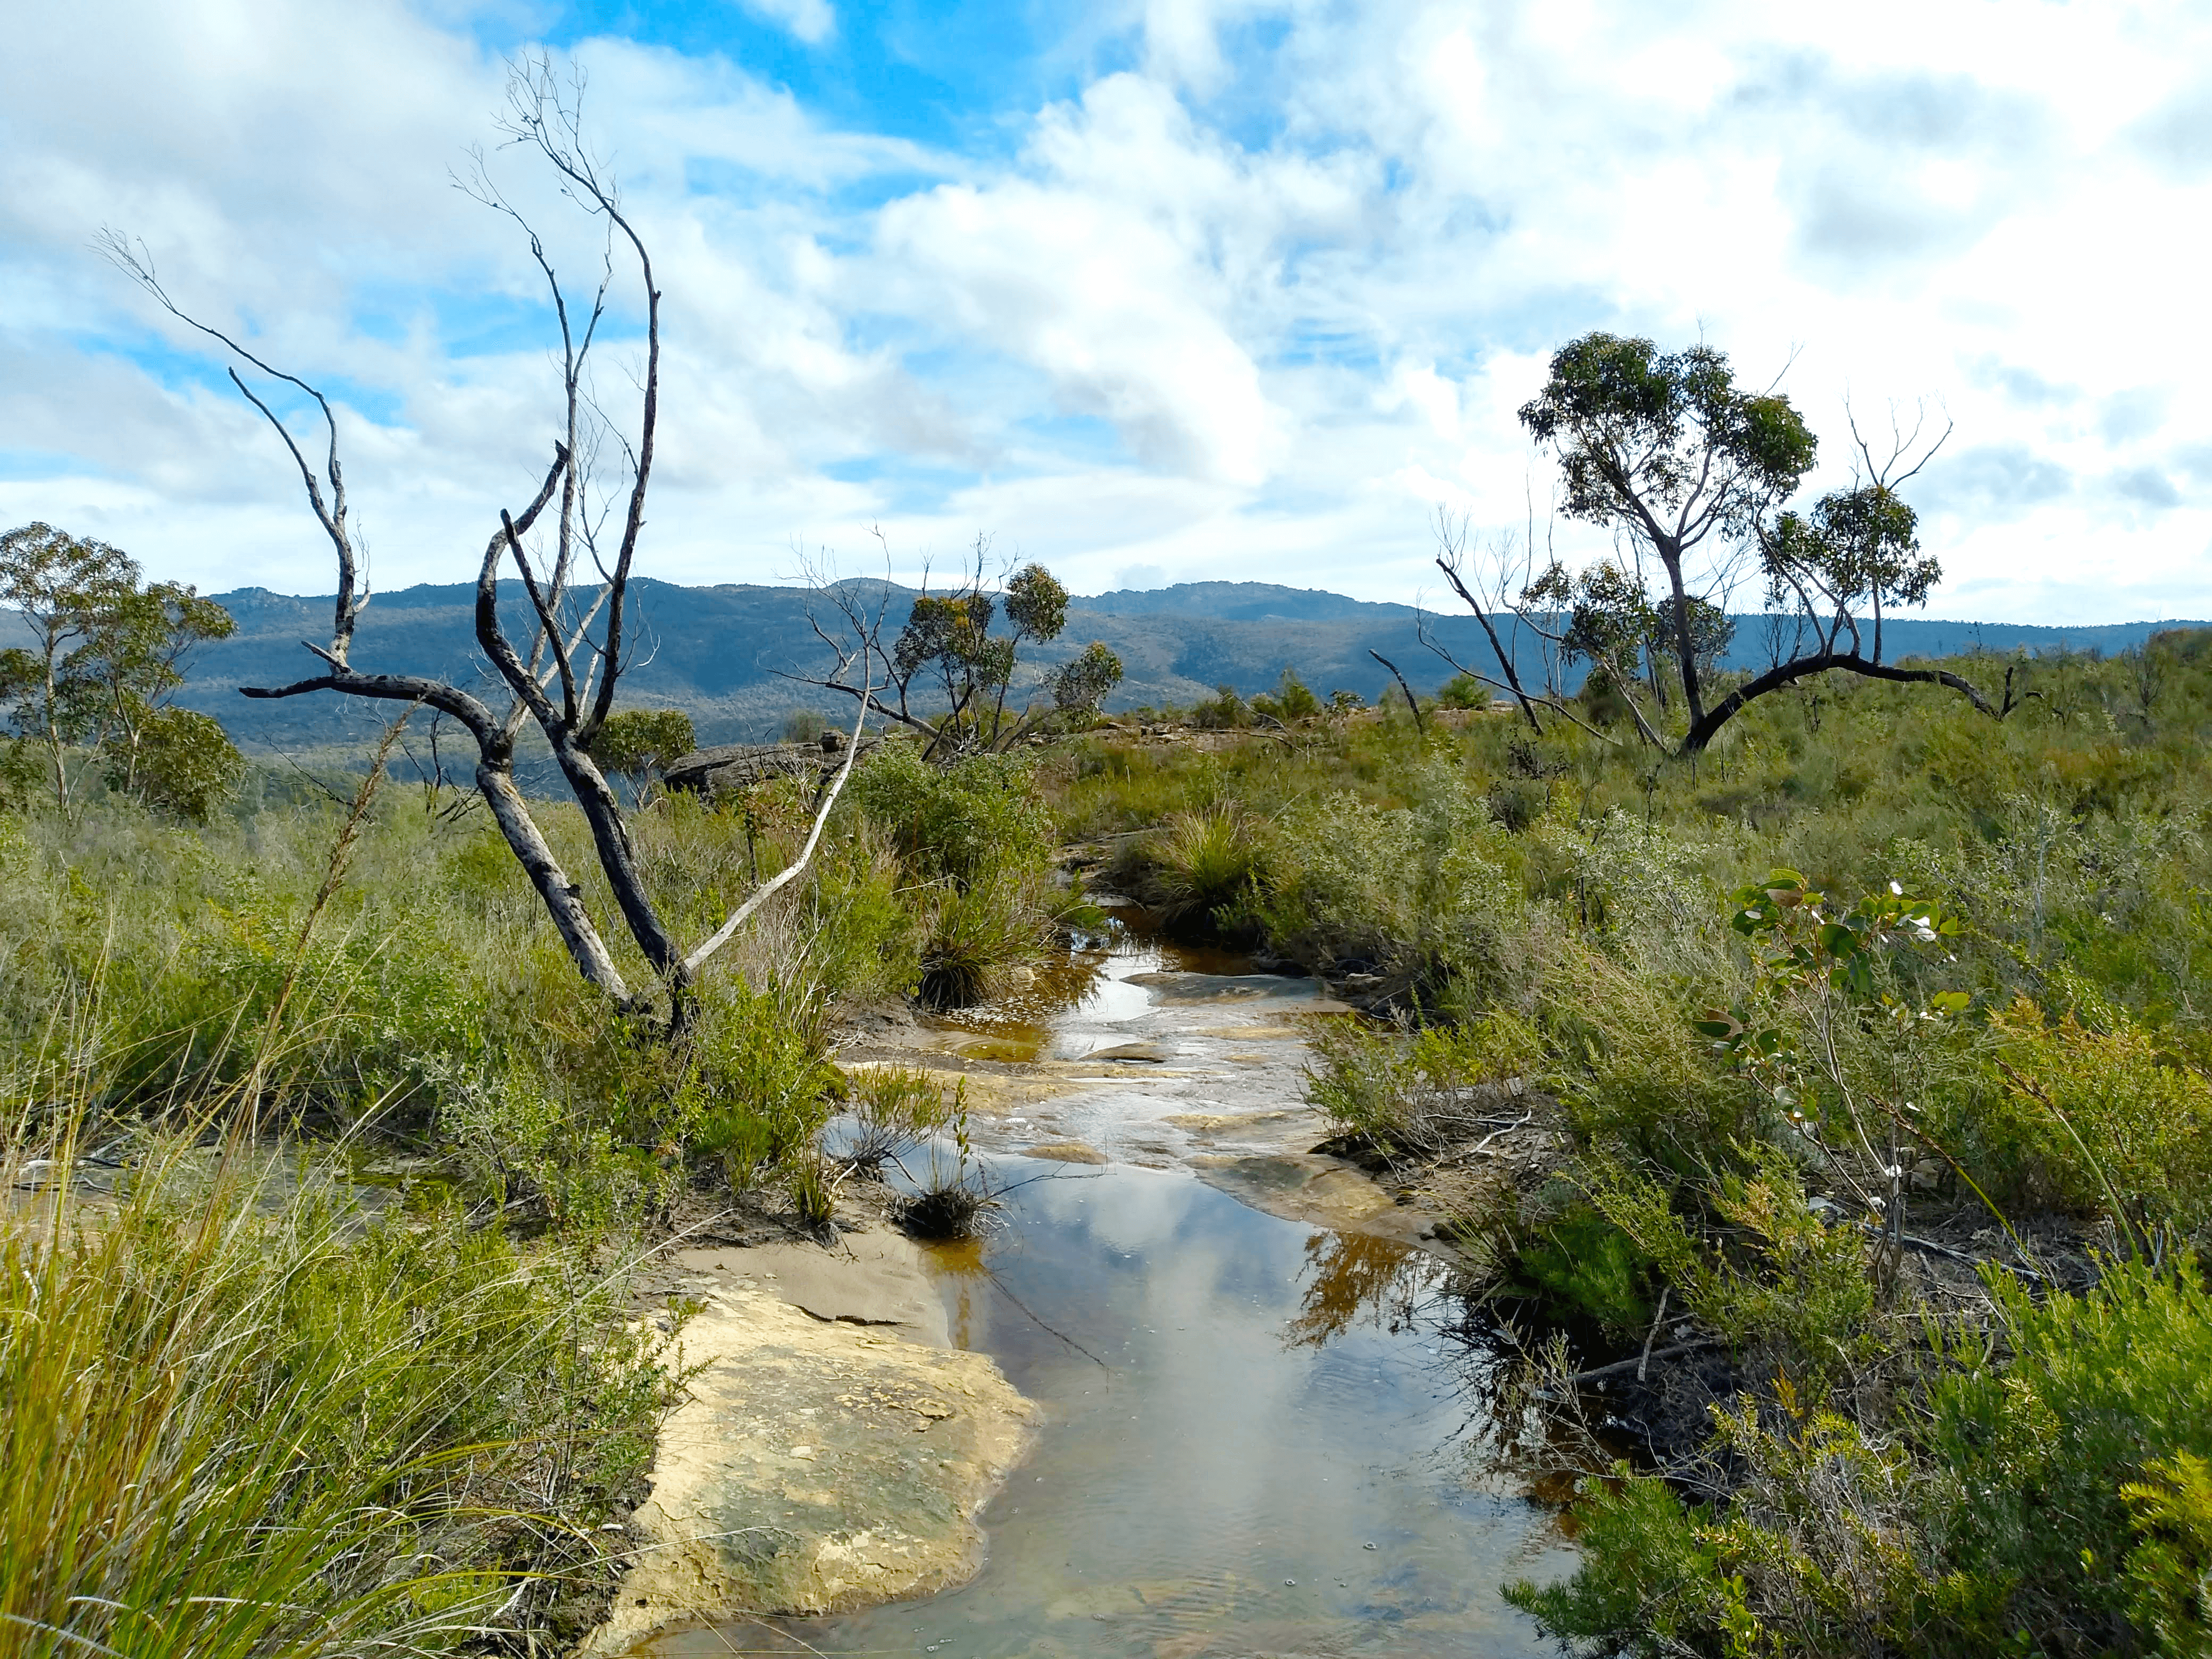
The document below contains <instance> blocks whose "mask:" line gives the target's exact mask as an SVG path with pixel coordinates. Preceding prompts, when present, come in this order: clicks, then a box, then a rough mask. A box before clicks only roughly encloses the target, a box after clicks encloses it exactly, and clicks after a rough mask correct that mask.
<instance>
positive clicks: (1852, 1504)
mask: <svg viewBox="0 0 2212 1659" xmlns="http://www.w3.org/2000/svg"><path fill="white" fill-rule="evenodd" d="M1990 1288H1991V1291H1992V1294H1993V1295H1994V1296H1995V1297H1996V1299H1997V1303H1998V1305H1999V1307H2000V1309H2001V1310H2002V1314H2003V1318H2004V1332H2005V1335H2006V1337H2007V1339H2008V1341H2009V1343H2010V1345H2011V1347H2012V1356H2011V1359H2010V1363H2009V1364H2005V1363H2002V1361H2001V1360H2000V1359H1999V1358H1997V1357H1996V1356H1992V1355H1991V1353H1990V1351H1989V1349H1988V1348H1987V1347H1986V1346H1983V1345H1981V1344H1978V1343H1977V1344H1974V1345H1973V1346H1966V1345H1963V1344H1961V1345H1958V1346H1953V1347H1951V1348H1949V1349H1948V1350H1947V1351H1946V1352H1945V1353H1944V1354H1943V1355H1942V1356H1941V1358H1942V1361H1944V1362H1948V1364H1941V1363H1939V1364H1938V1366H1937V1367H1936V1370H1934V1372H1933V1374H1932V1375H1931V1376H1930V1377H1929V1381H1928V1384H1927V1404H1928V1411H1927V1414H1926V1415H1925V1417H1913V1416H1908V1417H1905V1419H1903V1420H1902V1421H1900V1422H1899V1424H1898V1425H1895V1430H1894V1431H1890V1432H1885V1433H1870V1432H1869V1431H1867V1430H1866V1429H1864V1428H1863V1427H1862V1426H1860V1425H1857V1424H1856V1423H1853V1422H1851V1421H1850V1420H1849V1419H1845V1418H1843V1417H1841V1416H1839V1415H1838V1414H1836V1413H1833V1412H1830V1411H1826V1410H1821V1409H1816V1408H1808V1407H1802V1406H1801V1405H1800V1404H1799V1403H1798V1400H1797V1395H1796V1392H1795V1391H1794V1390H1793V1389H1789V1388H1787V1387H1784V1388H1783V1389H1780V1390H1778V1397H1777V1401H1776V1403H1775V1406H1774V1407H1771V1408H1770V1409H1769V1410H1768V1411H1766V1412H1761V1411H1760V1410H1759V1408H1758V1407H1756V1406H1755V1405H1754V1404H1753V1402H1752V1401H1749V1400H1748V1399H1747V1400H1746V1401H1744V1402H1743V1403H1742V1404H1741V1406H1740V1407H1738V1408H1737V1409H1736V1410H1735V1411H1732V1412H1724V1413H1720V1427H1721V1431H1722V1433H1721V1437H1720V1438H1721V1444H1722V1445H1723V1447H1724V1448H1725V1449H1726V1451H1727V1453H1728V1455H1730V1456H1731V1457H1732V1458H1734V1459H1735V1460H1736V1462H1737V1468H1738V1470H1739V1474H1738V1476H1737V1479H1736V1480H1735V1484H1734V1487H1733V1491H1732V1492H1731V1494H1730V1496H1729V1499H1728V1501H1727V1502H1726V1504H1711V1505H1702V1504H1686V1503H1685V1502H1684V1501H1683V1500H1682V1499H1681V1498H1679V1497H1677V1496H1676V1495H1675V1493H1674V1492H1673V1491H1672V1490H1671V1489H1670V1488H1669V1487H1668V1485H1667V1483H1666V1482H1665V1481H1663V1480H1661V1479H1659V1478H1657V1477H1656V1476H1651V1475H1639V1474H1631V1473H1630V1472H1629V1470H1628V1469H1627V1468H1626V1466H1625V1465H1624V1466H1622V1467H1621V1468H1619V1469H1618V1470H1617V1471H1616V1474H1615V1479H1614V1480H1613V1482H1612V1483H1611V1484H1610V1485H1596V1486H1589V1487H1586V1488H1585V1491H1584V1494H1583V1498H1582V1499H1581V1500H1580V1502H1579V1504H1578V1506H1577V1512H1578V1514H1579V1516H1580V1519H1581V1527H1580V1532H1579V1541H1580V1543H1581V1545H1582V1548H1583V1565H1582V1566H1581V1567H1580V1568H1578V1569H1577V1571H1576V1572H1575V1573H1574V1574H1573V1575H1572V1577H1570V1578H1569V1579H1568V1580H1566V1581H1565V1582H1564V1583H1558V1584H1553V1585H1550V1586H1547V1587H1545V1588H1541V1589H1539V1588H1538V1587H1536V1586H1534V1585H1533V1584H1529V1583H1520V1584H1516V1585H1515V1586H1512V1587H1511V1588H1510V1589H1509V1590H1508V1592H1507V1595H1508V1598H1509V1599H1510V1600H1511V1601H1514V1602H1515V1603H1516V1605H1517V1606H1520V1607H1524V1608H1526V1609H1527V1610H1528V1611H1529V1612H1530V1613H1534V1615H1535V1617H1536V1619H1537V1620H1538V1622H1539V1623H1540V1625H1541V1626H1542V1627H1543V1628H1544V1629H1545V1630H1546V1631H1547V1632H1548V1633H1550V1634H1552V1635H1554V1636H1558V1637H1560V1638H1573V1639H1580V1640H1586V1641H1590V1642H1593V1643H1595V1644H1599V1645H1600V1646H1601V1648H1602V1649H1605V1650H1612V1651H1622V1650H1626V1651H1631V1652H1640V1653H1648V1654H1654V1655H1656V1654H1660V1653H1662V1652H1680V1651H1687V1652H1693V1653H1711V1654H1729V1655H1736V1654H1741V1655H1761V1656H1765V1655H1771V1656H1775V1659H1781V1656H1785V1655H1798V1654H1813V1655H1829V1654H1832V1655H1838V1656H1843V1655H1872V1654H1876V1653H1884V1652H1896V1653H1913V1654H1926V1655H1929V1656H1938V1659H1972V1656H1978V1655H1983V1654H1989V1653H1997V1652H2020V1653H2036V1654H2049V1655H2075V1654H2081V1655H2089V1654H2099V1653H2108V1652H2116V1651H2117V1652H2132V1651H2143V1650H2146V1649H2147V1648H2149V1649H2152V1650H2155V1651H2158V1652H2160V1653H2166V1654H2174V1655H2195V1654H2202V1653H2203V1652H2204V1651H2205V1650H2206V1648H2207V1645H2208V1644H2212V1618H2208V1614H2212V1598H2208V1596H2207V1595H2206V1588H2207V1587H2206V1583H2205V1568H2206V1565H2207V1564H2208V1561H2209V1560H2212V1551H2208V1549H2207V1544H2208V1542H2212V1504H2207V1502H2206V1501H2205V1500H2206V1498H2207V1497H2208V1495H2212V1494H2208V1491H2207V1482H2206V1479H2205V1471H2206V1468H2207V1465H2206V1462H2205V1461H2204V1460H2205V1459H2206V1458H2207V1456H2208V1455H2212V1298H2208V1297H2207V1296H2206V1294H2205V1291H2204V1288H2203V1282H2202V1280H2201V1279H2199V1278H2198V1277H2197V1274H2196V1273H2195V1272H2194V1270H2193V1269H2192V1268H2187V1267H2185V1268H2184V1269H2183V1270H2182V1271H2181V1272H2180V1273H2178V1274H2165V1273H2156V1272H2154V1271H2152V1270H2150V1269H2148V1268H2146V1267H2140V1266H2133V1265H2116V1266H2114V1267H2112V1268H2111V1269H2110V1270H2109V1271H2108V1272H2107V1273H2106V1277H2105V1279H2103V1281H2102V1282H2101V1283H2100V1285H2098V1286H2097V1287H2096V1288H2094V1289H2093V1290H2091V1291H2087V1292H2085V1293H2082V1294H2081V1295H2063V1294H2062V1295H2055V1296H2052V1297H2050V1298H2048V1299H2047V1300H2046V1301H2044V1302H2042V1303H2040V1304H2038V1303H2037V1302H2036V1301H2035V1300H2033V1298H2032V1297H2030V1296H2028V1295H2027V1293H2026V1292H2025V1291H2021V1290H2020V1289H2019V1288H2017V1287H2016V1286H2014V1285H2011V1284H2009V1283H2008V1282H2005V1281H2004V1280H2003V1279H2002V1275H1996V1274H1994V1273H1993V1275H1992V1279H1991V1282H1990Z"/></svg>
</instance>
